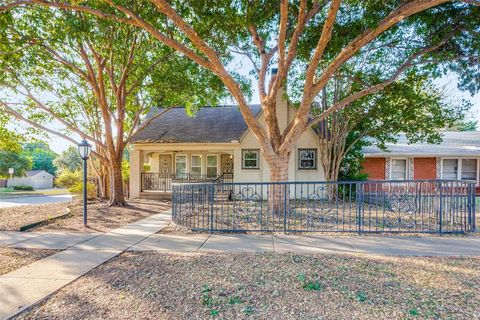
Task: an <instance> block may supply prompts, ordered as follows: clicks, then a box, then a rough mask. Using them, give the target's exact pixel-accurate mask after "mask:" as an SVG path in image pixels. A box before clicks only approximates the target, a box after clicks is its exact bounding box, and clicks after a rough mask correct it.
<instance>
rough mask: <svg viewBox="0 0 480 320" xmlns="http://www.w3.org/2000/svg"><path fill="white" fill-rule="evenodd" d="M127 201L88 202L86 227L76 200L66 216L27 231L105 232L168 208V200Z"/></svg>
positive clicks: (79, 204) (80, 206)
mask: <svg viewBox="0 0 480 320" xmlns="http://www.w3.org/2000/svg"><path fill="white" fill-rule="evenodd" d="M127 203H128V206H126V207H108V206H107V202H105V201H95V202H91V203H89V204H88V227H84V226H83V213H82V212H83V211H82V210H83V207H82V203H81V202H77V203H76V204H74V205H72V206H70V207H69V208H70V209H71V214H70V215H68V216H67V217H65V218H61V219H57V220H54V221H51V222H50V223H48V224H45V225H41V226H38V227H36V228H32V229H30V230H29V231H69V232H107V231H109V230H111V229H115V228H119V227H121V226H124V225H127V224H129V223H133V222H135V221H138V220H141V219H144V218H146V217H148V216H150V215H153V214H157V213H159V212H161V211H165V210H169V209H170V203H169V202H160V201H149V200H131V201H127Z"/></svg>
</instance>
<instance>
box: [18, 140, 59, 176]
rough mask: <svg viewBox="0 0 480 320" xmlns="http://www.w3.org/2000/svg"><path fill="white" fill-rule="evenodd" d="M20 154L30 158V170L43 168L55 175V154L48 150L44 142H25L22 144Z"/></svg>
mask: <svg viewBox="0 0 480 320" xmlns="http://www.w3.org/2000/svg"><path fill="white" fill-rule="evenodd" d="M22 154H23V155H24V156H25V157H28V158H30V159H31V160H32V170H45V171H47V172H48V173H50V174H52V175H56V173H57V167H56V166H55V164H54V160H55V159H56V157H57V154H56V153H55V152H53V151H52V150H50V148H49V147H48V144H46V143H44V142H35V143H27V144H25V145H24V146H23V152H22Z"/></svg>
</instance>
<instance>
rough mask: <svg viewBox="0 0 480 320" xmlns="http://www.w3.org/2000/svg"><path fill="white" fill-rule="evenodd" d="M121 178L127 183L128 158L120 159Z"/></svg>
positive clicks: (128, 177) (128, 175) (128, 174)
mask: <svg viewBox="0 0 480 320" xmlns="http://www.w3.org/2000/svg"><path fill="white" fill-rule="evenodd" d="M144 172H146V171H144ZM122 179H123V182H124V183H127V182H128V180H129V179H130V162H129V161H128V160H123V161H122Z"/></svg>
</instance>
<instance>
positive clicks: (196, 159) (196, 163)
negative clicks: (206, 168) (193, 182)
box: [190, 156, 202, 174]
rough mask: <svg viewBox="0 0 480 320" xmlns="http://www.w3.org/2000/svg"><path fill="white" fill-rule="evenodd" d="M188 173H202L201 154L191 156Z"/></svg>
mask: <svg viewBox="0 0 480 320" xmlns="http://www.w3.org/2000/svg"><path fill="white" fill-rule="evenodd" d="M190 173H192V174H202V156H192V166H191V170H190Z"/></svg>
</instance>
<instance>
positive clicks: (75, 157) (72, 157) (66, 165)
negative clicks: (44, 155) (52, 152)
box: [53, 146, 83, 172]
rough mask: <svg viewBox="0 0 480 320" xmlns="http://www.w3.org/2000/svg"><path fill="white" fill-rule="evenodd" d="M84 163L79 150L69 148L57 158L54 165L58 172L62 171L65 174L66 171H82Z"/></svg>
mask: <svg viewBox="0 0 480 320" xmlns="http://www.w3.org/2000/svg"><path fill="white" fill-rule="evenodd" d="M82 161H83V160H82V158H80V154H79V153H78V149H77V148H76V147H74V146H69V147H68V149H67V150H65V151H63V152H62V153H60V154H59V155H58V156H57V157H56V158H55V160H54V161H53V164H54V165H55V167H56V168H57V169H58V170H60V172H63V171H64V170H68V171H70V172H75V171H78V170H81V169H82V165H83V163H82Z"/></svg>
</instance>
